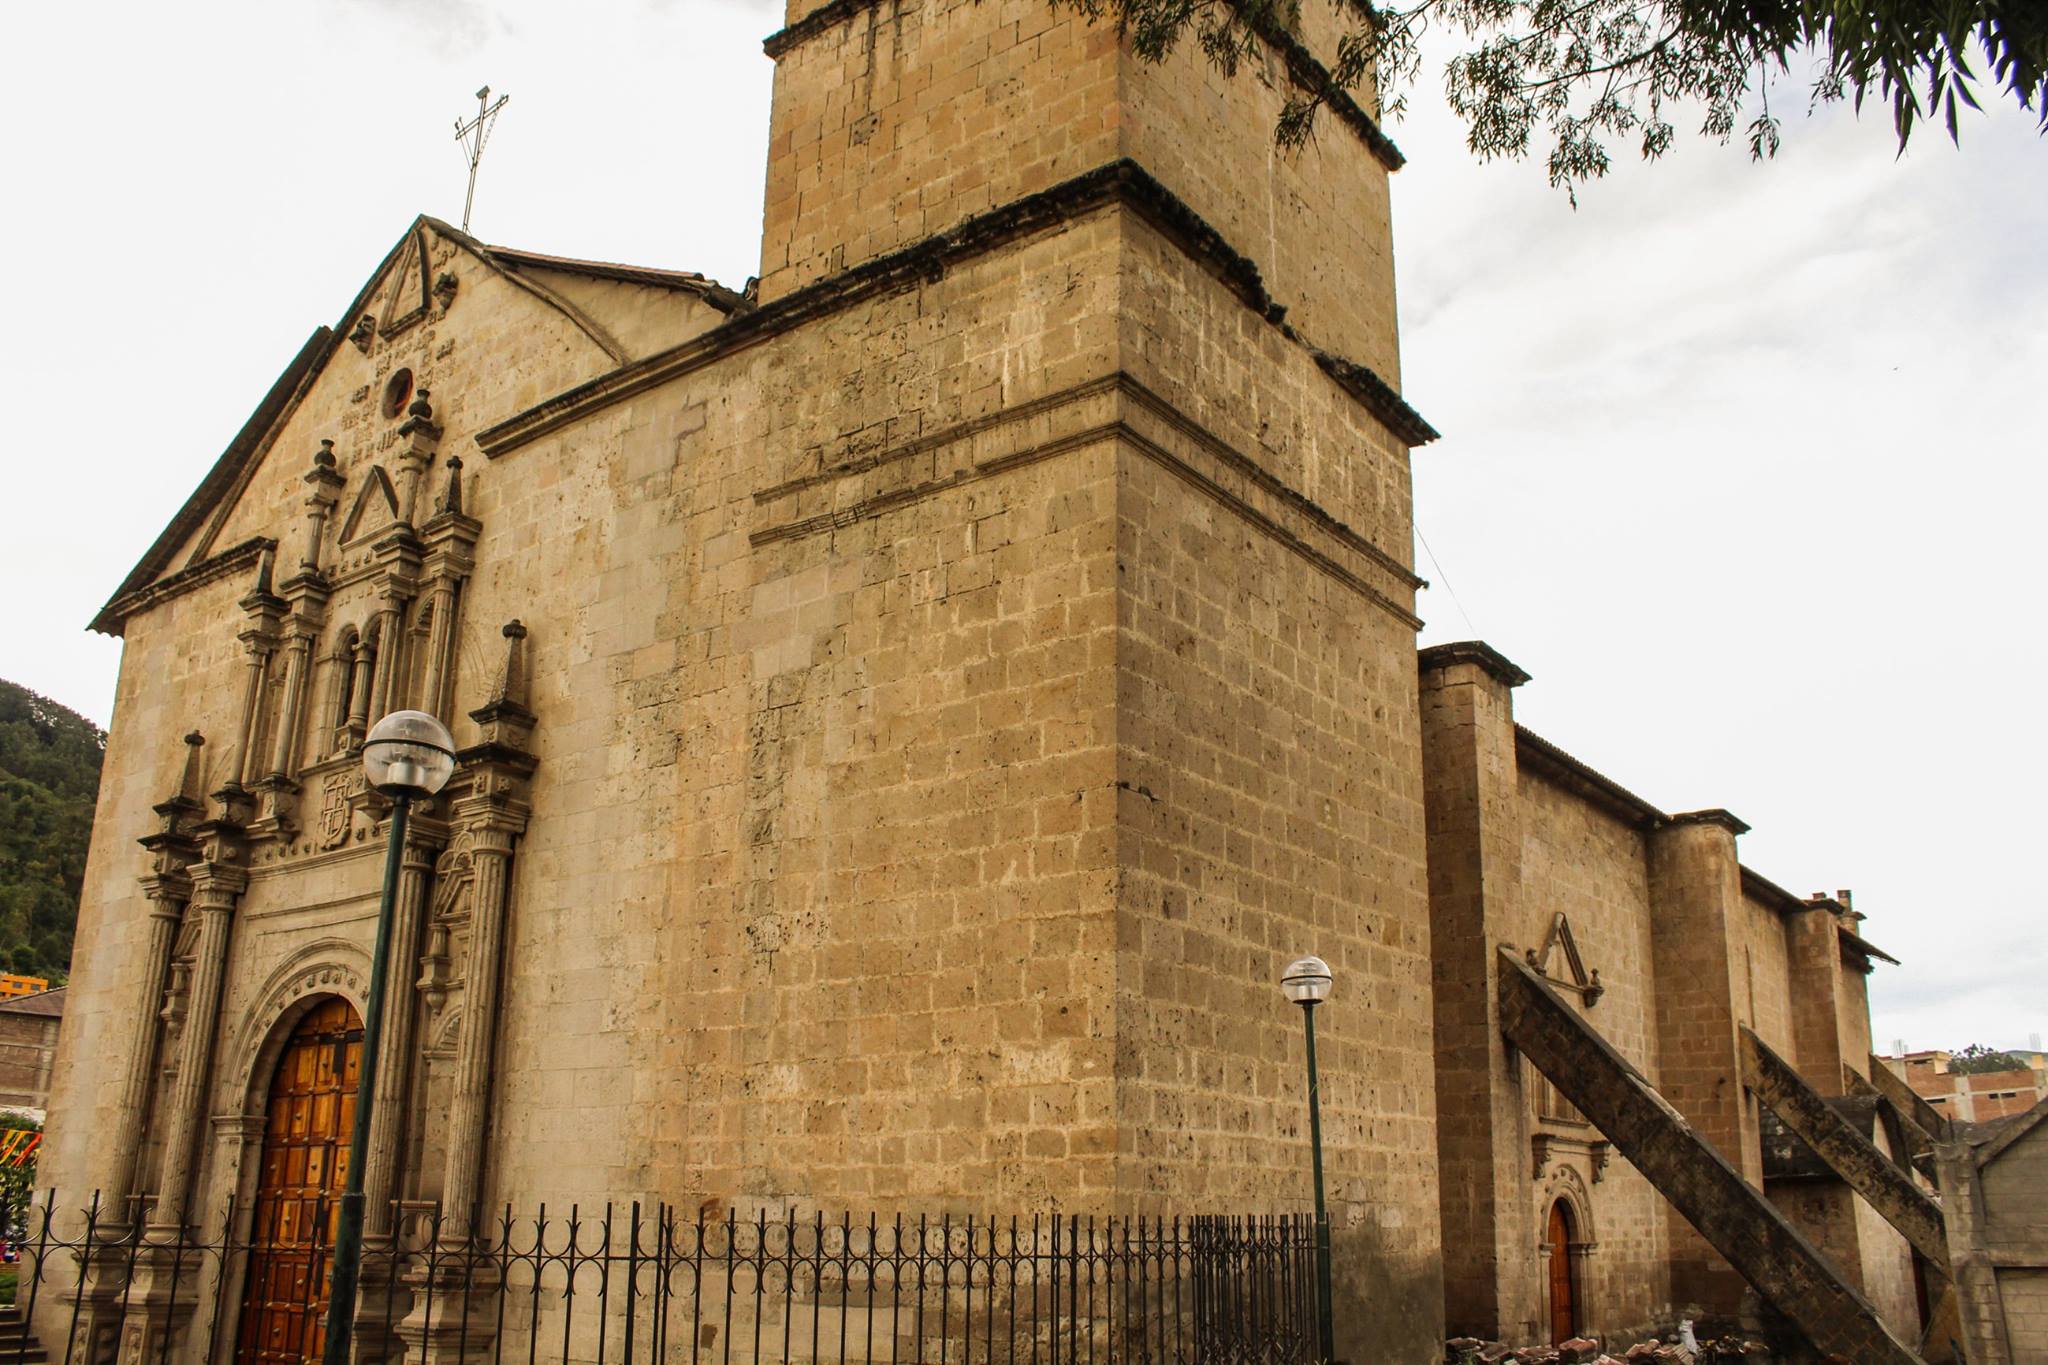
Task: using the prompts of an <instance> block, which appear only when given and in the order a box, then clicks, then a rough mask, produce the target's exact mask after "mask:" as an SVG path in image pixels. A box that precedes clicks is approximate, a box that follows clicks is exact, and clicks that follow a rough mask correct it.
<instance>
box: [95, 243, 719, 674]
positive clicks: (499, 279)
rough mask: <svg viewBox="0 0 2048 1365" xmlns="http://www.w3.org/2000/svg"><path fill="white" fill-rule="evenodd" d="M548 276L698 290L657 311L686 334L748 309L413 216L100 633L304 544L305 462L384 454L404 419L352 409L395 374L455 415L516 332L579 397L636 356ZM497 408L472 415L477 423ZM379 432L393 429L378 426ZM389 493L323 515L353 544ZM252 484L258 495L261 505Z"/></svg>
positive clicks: (393, 512) (674, 283)
mask: <svg viewBox="0 0 2048 1365" xmlns="http://www.w3.org/2000/svg"><path fill="white" fill-rule="evenodd" d="M543 266H545V267H546V268H545V269H544V268H543ZM551 272H552V274H551ZM552 275H564V276H574V277H575V278H576V279H578V280H581V279H582V278H583V277H585V276H589V277H590V278H592V279H595V280H597V281H598V282H599V283H601V284H607V285H609V286H615V287H616V288H617V289H627V290H630V289H644V290H646V291H650V292H652V291H656V290H659V291H663V292H665V293H669V294H674V295H676V296H677V297H679V298H682V297H685V296H687V300H689V301H692V303H693V306H694V303H695V301H699V300H701V301H703V304H704V306H702V307H698V308H697V309H696V312H694V313H693V312H691V311H690V310H689V309H687V308H681V307H680V306H679V307H678V308H676V309H671V310H670V311H669V312H668V313H664V314H662V315H661V316H662V318H664V319H665V320H666V324H667V325H668V326H669V328H670V330H672V331H674V332H676V333H678V334H682V333H688V332H693V331H701V330H703V328H704V327H706V326H708V325H711V320H712V319H716V318H722V317H724V316H726V315H728V314H729V313H730V312H731V311H732V310H734V309H736V308H738V307H741V306H743V302H744V301H743V300H741V298H740V296H738V295H733V294H730V293H729V291H723V290H720V289H718V288H717V287H716V286H715V285H714V284H713V283H712V282H710V281H707V280H704V279H703V278H702V277H698V276H686V275H683V274H681V273H679V272H672V271H671V272H664V271H653V270H635V269H631V268H628V267H622V266H607V265H603V264H601V263H590V262H577V261H572V260H568V259H565V258H554V257H540V256H535V255H533V254H532V253H519V252H510V251H507V252H505V253H504V254H503V255H501V254H500V253H499V252H498V250H497V249H495V248H492V247H488V246H485V245H484V244H483V243H481V242H478V241H477V240H476V239H474V238H472V237H470V236H469V235H468V234H466V233H464V232H461V231H459V230H457V229H455V228H453V227H450V226H449V225H447V224H446V223H443V222H440V221H438V220H436V219H432V218H425V217H422V218H419V219H416V220H415V221H414V222H413V223H412V224H410V225H409V226H408V227H407V228H406V230H405V232H404V234H403V235H402V236H401V237H400V238H399V239H398V240H397V242H396V243H394V244H393V246H392V248H391V250H390V251H389V252H388V253H387V254H386V256H385V257H384V259H383V260H382V261H381V262H380V263H379V264H378V266H377V268H376V270H375V271H374V272H372V274H371V276H370V278H369V279H368V281H366V282H365V283H364V285H363V287H362V288H361V290H360V291H359V292H358V293H357V294H356V296H355V297H354V299H352V300H351V301H350V303H349V306H348V308H347V310H346V311H345V312H344V313H343V314H342V317H341V321H340V323H339V324H338V325H337V326H336V327H334V328H331V329H330V328H326V327H322V328H319V329H318V330H316V331H315V332H314V333H313V335H312V337H311V338H310V339H309V340H308V341H307V342H306V344H305V345H304V346H303V347H302V348H301V349H300V351H299V353H298V355H297V356H296V357H295V358H294V359H293V361H292V363H291V365H290V366H289V367H287V368H286V370H285V372H284V373H283V374H281V375H280V376H278V378H277V381H276V382H275V383H274V384H273V385H272V386H271V388H270V390H269V392H268V394H267V395H266V396H265V397H264V399H263V401H262V403H261V404H259V406H258V407H257V409H256V411H255V412H254V413H252V414H251V416H250V418H249V420H248V422H247V423H245V424H244V426H243V427H242V429H241V431H240V432H239V433H238V434H237V435H236V437H235V438H234V440H233V441H232V442H231V443H230V445H229V446H228V448H227V449H226V450H225V451H224V452H223V453H222V454H221V456H220V458H219V459H218V460H216V461H215V463H214V465H213V467H212V468H211V469H210V470H209V471H208V473H207V474H206V476H205V478H204V479H203V480H202V481H201V482H200V484H199V486H198V487H197V488H196V489H195V490H194V491H193V493H192V494H191V496H190V497H189V498H187V499H186V500H185V503H184V505H183V506H182V507H180V508H179V509H178V511H177V512H176V513H175V515H174V516H173V517H172V518H171V520H170V522H169V524H168V525H166V526H165V528H164V530H163V531H162V532H161V533H160V534H159V535H158V536H157V538H156V540H155V542H154V543H153V544H152V545H151V546H150V547H149V549H148V550H147V551H146V552H145V553H144V554H143V556H142V557H141V559H140V560H139V561H138V562H137V563H136V565H135V567H134V568H133V569H132V570H130V571H129V573H128V575H127V577H126V578H125V579H124V580H123V581H122V582H121V584H120V586H119V587H117V588H116V589H115V590H114V592H113V594H112V596H111V597H110V598H109V599H108V601H107V604H106V605H105V606H104V607H102V608H101V610H100V611H99V613H98V614H97V615H96V616H95V617H94V619H93V622H92V627H93V629H95V630H100V631H104V632H106V633H108V634H113V635H119V634H121V633H123V630H124V622H125V620H126V618H127V617H128V615H129V614H130V613H131V612H132V611H134V610H136V609H138V608H139V607H141V606H142V605H143V603H144V602H145V600H149V601H154V600H156V599H154V598H149V599H145V597H144V596H143V594H144V593H145V592H146V591H147V590H149V589H151V588H152V585H155V584H157V583H159V582H160V581H162V580H164V579H166V578H168V577H170V576H173V575H177V574H180V573H183V572H186V571H188V570H191V569H192V568H194V567H195V566H199V565H202V564H208V563H211V562H213V560H214V559H216V558H217V557H218V556H219V555H221V554H223V553H226V551H224V550H222V548H221V547H223V546H236V545H241V544H243V543H245V542H251V541H253V540H256V539H262V540H265V541H266V542H277V541H283V542H286V543H290V542H291V540H292V537H293V536H294V535H299V536H301V537H303V534H304V531H303V527H302V525H301V524H300V516H299V513H298V512H297V510H296V509H297V507H298V506H299V505H302V504H303V502H304V498H305V495H304V493H303V491H302V489H301V488H300V486H299V485H300V482H301V480H302V479H303V477H304V466H303V465H302V464H301V463H300V461H301V460H303V459H304V458H305V453H306V452H310V451H312V450H313V449H314V448H315V447H316V446H317V445H318V444H319V443H320V442H321V441H322V440H331V441H333V442H334V443H335V444H336V446H337V447H338V449H337V450H336V451H335V454H336V455H337V456H338V457H339V461H340V466H341V468H342V469H343V470H346V471H348V472H349V473H350V474H351V477H352V478H353V476H354V468H355V467H359V466H357V462H358V461H365V459H366V457H367V456H369V455H370V454H371V452H373V451H380V450H387V449H389V447H390V443H391V441H392V440H393V439H394V438H395V431H394V430H393V428H394V427H395V425H396V424H398V423H401V422H403V421H404V420H405V415H404V414H403V413H388V412H387V413H382V414H379V413H377V412H375V411H373V410H372V411H365V410H363V409H360V408H358V406H357V405H358V404H362V403H366V402H367V403H372V404H374V403H375V402H376V401H377V400H378V398H379V396H380V394H381V392H382V386H383V384H384V383H385V382H386V381H387V380H388V379H389V378H390V376H391V375H392V374H393V373H395V372H396V371H398V370H400V369H407V370H411V371H412V372H413V373H412V376H411V378H412V380H413V382H414V383H415V384H416V385H417V387H418V388H420V389H425V388H428V387H432V388H435V389H440V390H442V391H443V392H444V397H443V398H441V399H439V400H437V406H442V405H444V404H446V405H448V406H449V407H454V408H455V410H456V411H458V412H460V411H462V409H461V408H460V406H458V405H459V404H460V402H461V401H462V398H473V397H474V396H475V394H476V393H477V389H476V386H475V384H474V375H473V373H472V368H473V367H474V366H475V365H476V363H477V360H476V359H475V357H480V356H482V355H483V354H484V352H485V351H486V350H488V349H490V348H492V347H495V346H497V345H500V344H502V343H503V342H504V341H505V339H508V338H516V337H520V336H523V335H527V334H530V333H532V332H534V331H536V330H540V331H544V332H545V333H546V334H547V335H549V336H550V337H551V338H559V340H560V341H561V343H562V344H561V345H559V346H550V347H547V348H544V349H545V350H546V352H547V355H548V357H549V359H548V363H547V365H546V366H544V367H543V368H544V370H545V373H544V374H538V375H536V376H535V379H536V381H537V382H538V383H539V384H540V385H541V386H542V387H543V388H546V389H548V390H549V391H557V390H566V389H569V388H571V387H573V386H575V385H576V384H579V383H582V382H585V381H587V380H589V379H592V378H594V377H596V376H597V375H598V374H601V373H604V372H605V371H607V370H609V369H611V368H614V367H616V366H618V365H621V364H625V363H627V362H628V361H629V360H630V359H631V354H630V353H629V352H628V351H627V349H626V348H625V346H624V345H623V344H622V343H621V342H620V341H619V340H618V339H617V338H616V337H614V336H613V335H612V334H611V333H610V332H609V331H608V330H607V329H606V327H605V326H604V325H603V324H602V323H601V322H600V321H599V320H598V319H597V318H596V317H594V316H592V314H591V312H590V311H589V309H587V308H586V307H584V306H583V304H581V303H579V302H578V301H577V300H576V299H572V298H569V297H566V296H565V295H564V294H563V292H561V291H560V290H558V289H556V288H551V287H550V285H549V284H548V283H547V281H546V279H543V278H542V277H544V276H547V277H549V278H552ZM558 283H559V281H558ZM599 292H600V294H601V293H602V291H599ZM472 297H475V298H476V299H477V300H478V304H479V306H478V307H477V308H476V309H475V310H473V311H471V312H466V311H465V309H466V304H465V300H468V299H470V298H472ZM606 298H608V296H605V297H603V298H599V299H598V302H600V303H602V302H605V300H606ZM584 302H586V303H587V302H590V301H589V300H585V301H584ZM612 302H615V303H617V305H618V307H620V308H622V309H626V311H628V312H633V310H634V309H638V308H640V305H641V304H642V303H644V300H641V299H638V298H637V296H636V297H634V298H630V299H626V300H624V301H623V302H620V301H612ZM629 305H630V307H629ZM640 311H643V312H644V311H645V310H644V309H640ZM698 314H703V315H704V316H701V317H700V316H698ZM634 315H635V316H638V314H637V313H635V314H634ZM444 316H452V317H453V318H454V319H455V322H454V324H453V325H454V326H456V327H459V328H467V327H468V326H469V325H470V323H469V319H470V318H471V317H473V318H474V321H475V325H476V326H477V328H478V331H477V333H476V335H477V337H478V338H479V339H480V340H481V342H482V343H483V344H481V345H476V346H469V347H465V348H463V349H461V350H459V351H456V353H455V358H454V359H453V360H452V361H451V360H449V355H450V351H451V349H452V337H451V336H449V335H448V326H447V325H446V324H444V323H443V322H442V319H443V318H444ZM430 331H432V332H434V333H435V336H436V339H437V340H438V341H440V342H441V343H442V344H441V345H440V346H439V347H438V348H436V349H433V350H432V351H431V353H429V349H428V347H427V345H426V344H425V342H424V341H423V340H422V338H423V336H425V334H427V333H428V332H430ZM351 343H353V344H351ZM649 344H652V343H651V342H650V343H649ZM387 346H388V348H389V349H388V350H387V349H386V348H387ZM445 395H458V397H457V399H456V403H455V404H448V398H447V396H445ZM443 410H444V411H446V410H447V407H444V408H443ZM502 415H503V414H482V413H476V412H469V413H466V414H465V416H467V417H468V418H469V419H470V421H471V422H474V421H476V420H477V419H479V418H484V417H487V416H502ZM380 423H384V424H387V425H384V426H381V427H380V425H379V424H380ZM460 429H461V427H458V430H460ZM279 443H282V449H283V454H284V457H285V459H286V460H287V461H288V462H289V463H290V465H291V468H289V469H288V470H276V471H275V472H273V473H272V474H269V475H264V476H262V477H263V479H264V480H265V481H264V482H263V483H262V484H260V485H259V484H257V482H256V481H257V480H258V477H259V472H260V471H262V470H263V469H264V468H265V467H266V466H267V465H268V464H269V462H270V460H271V458H272V452H273V449H274V448H275V447H278V446H279ZM392 485H393V480H392V478H391V476H390V475H389V474H387V473H385V472H384V471H383V470H377V471H375V472H373V473H372V472H367V471H366V472H365V473H364V475H363V483H362V486H361V487H360V488H358V489H356V490H355V492H354V495H353V497H352V498H349V497H348V495H347V494H344V497H345V498H347V499H348V500H346V501H344V502H343V504H342V507H341V508H337V509H336V511H337V512H340V511H342V510H343V509H345V515H344V516H343V517H342V518H341V521H340V525H339V526H338V527H337V525H336V523H335V522H334V521H332V520H330V521H328V522H326V526H327V527H328V530H327V531H326V532H325V534H326V535H328V536H335V535H337V533H338V535H339V538H340V539H341V541H342V542H343V543H346V542H348V541H350V540H358V539H361V538H363V537H365V536H370V535H373V534H375V533H377V532H380V531H382V530H384V529H385V528H386V527H388V526H390V525H391V524H392V523H393V522H394V521H395V520H396V519H397V515H398V514H397V503H398V498H397V495H396V492H395V489H394V488H393V486H392ZM252 487H254V488H256V489H257V491H256V492H255V494H254V495H253V497H252V495H251V489H252ZM287 490H289V491H287ZM423 495H424V491H423ZM329 543H330V544H332V543H333V542H332V541H330V542H329Z"/></svg>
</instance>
